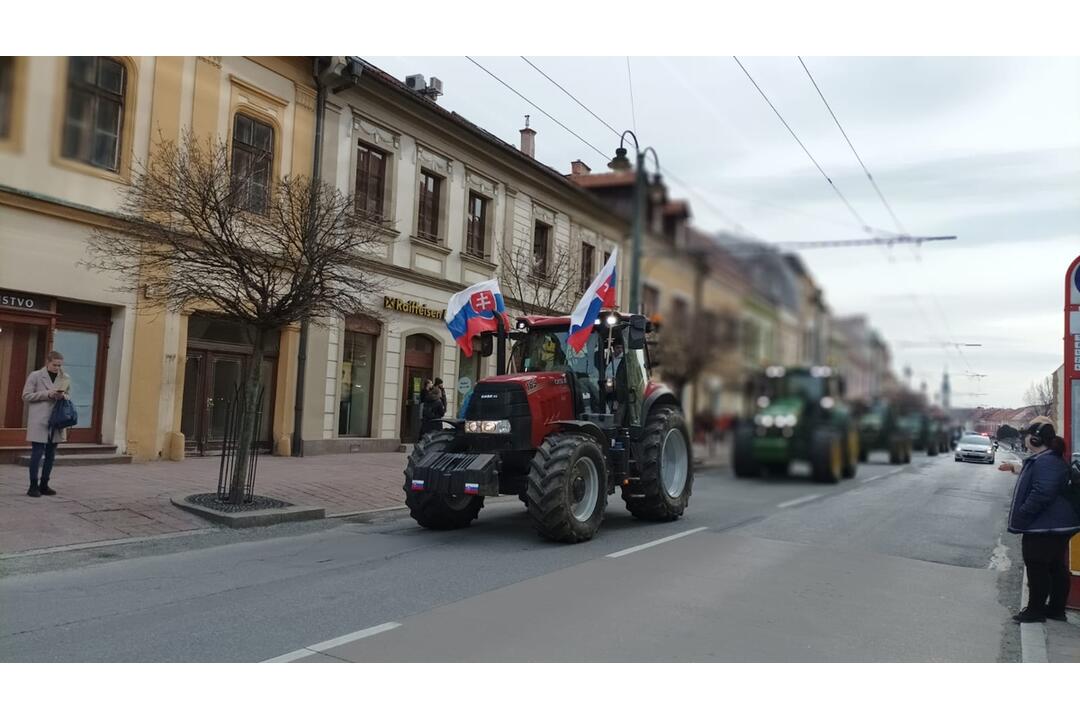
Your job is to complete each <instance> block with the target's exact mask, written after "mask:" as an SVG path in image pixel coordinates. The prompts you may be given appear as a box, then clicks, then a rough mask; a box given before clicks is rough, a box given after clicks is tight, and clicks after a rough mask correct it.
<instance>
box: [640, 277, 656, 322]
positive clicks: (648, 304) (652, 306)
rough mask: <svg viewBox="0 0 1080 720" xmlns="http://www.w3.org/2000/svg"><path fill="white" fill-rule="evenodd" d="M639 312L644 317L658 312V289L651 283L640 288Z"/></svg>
mask: <svg viewBox="0 0 1080 720" xmlns="http://www.w3.org/2000/svg"><path fill="white" fill-rule="evenodd" d="M641 312H642V313H643V314H644V315H645V317H652V316H653V315H655V314H656V313H658V312H660V291H659V290H657V289H656V288H654V287H653V286H652V285H643V286H642V288H641Z"/></svg>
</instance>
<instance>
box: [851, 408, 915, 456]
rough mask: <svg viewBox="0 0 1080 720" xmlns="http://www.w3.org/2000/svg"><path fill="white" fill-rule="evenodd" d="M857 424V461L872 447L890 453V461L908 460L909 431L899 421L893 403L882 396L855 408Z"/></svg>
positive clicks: (898, 415)
mask: <svg viewBox="0 0 1080 720" xmlns="http://www.w3.org/2000/svg"><path fill="white" fill-rule="evenodd" d="M856 413H857V415H858V426H859V462H866V461H867V459H868V458H869V456H870V453H872V452H874V451H875V450H879V451H885V452H887V453H889V463H891V464H892V465H904V464H907V463H909V462H911V446H912V443H911V434H910V433H909V432H908V430H907V428H905V427H904V425H903V423H902V422H901V416H900V414H899V412H897V409H896V406H895V405H894V404H893V403H891V402H889V401H888V400H886V399H884V398H878V399H877V400H874V401H873V402H872V403H870V404H869V405H865V406H860V407H859V408H857V409H856Z"/></svg>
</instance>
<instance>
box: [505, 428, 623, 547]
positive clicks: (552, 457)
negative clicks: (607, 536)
mask: <svg viewBox="0 0 1080 720" xmlns="http://www.w3.org/2000/svg"><path fill="white" fill-rule="evenodd" d="M525 493H526V496H527V502H526V507H527V508H528V510H529V516H530V517H532V520H533V527H535V528H536V531H537V532H538V533H540V535H542V536H543V537H546V538H548V539H550V540H557V541H559V542H565V543H576V542H582V541H583V540H590V539H592V536H593V535H595V534H596V531H597V530H599V529H600V523H601V522H602V521H603V519H604V508H605V507H607V458H606V456H605V454H604V450H603V449H602V448H601V447H600V445H599V444H598V443H597V442H596V441H595V440H593V439H592V438H591V437H589V436H588V435H581V434H579V433H573V432H557V433H552V434H551V435H548V436H547V437H546V438H544V441H543V442H542V443H540V447H539V448H537V449H536V454H535V455H534V456H533V459H532V466H531V469H530V470H529V487H528V489H527V490H526V491H525Z"/></svg>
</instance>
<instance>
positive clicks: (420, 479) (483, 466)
mask: <svg viewBox="0 0 1080 720" xmlns="http://www.w3.org/2000/svg"><path fill="white" fill-rule="evenodd" d="M410 489H411V490H413V491H414V492H432V493H437V494H439V495H482V496H485V497H491V496H496V495H498V494H499V457H498V455H491V454H472V453H453V452H433V453H428V454H427V455H424V457H422V458H421V459H420V462H418V463H417V464H416V469H415V470H414V472H413V477H412V487H411V488H410Z"/></svg>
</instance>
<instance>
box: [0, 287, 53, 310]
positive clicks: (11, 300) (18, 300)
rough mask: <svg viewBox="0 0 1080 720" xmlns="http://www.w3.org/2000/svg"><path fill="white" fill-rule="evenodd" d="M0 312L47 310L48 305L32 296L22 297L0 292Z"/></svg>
mask: <svg viewBox="0 0 1080 720" xmlns="http://www.w3.org/2000/svg"><path fill="white" fill-rule="evenodd" d="M0 310H38V311H46V312H48V310H49V303H48V302H47V301H46V300H44V299H43V298H40V297H36V296H34V295H22V294H16V293H10V292H7V291H4V290H0Z"/></svg>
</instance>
